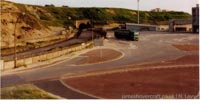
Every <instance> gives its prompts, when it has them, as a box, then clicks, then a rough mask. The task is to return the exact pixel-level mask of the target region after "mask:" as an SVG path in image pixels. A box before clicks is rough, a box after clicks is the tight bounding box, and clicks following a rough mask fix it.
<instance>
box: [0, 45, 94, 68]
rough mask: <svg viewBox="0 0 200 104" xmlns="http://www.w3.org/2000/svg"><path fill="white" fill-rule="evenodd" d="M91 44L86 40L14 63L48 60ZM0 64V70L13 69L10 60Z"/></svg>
mask: <svg viewBox="0 0 200 104" xmlns="http://www.w3.org/2000/svg"><path fill="white" fill-rule="evenodd" d="M91 45H93V42H88V43H86V44H85V45H76V46H72V47H70V48H67V49H63V50H61V51H56V52H52V53H47V54H43V55H39V56H33V57H29V58H24V59H20V60H17V61H16V65H17V67H21V66H26V65H30V64H33V63H37V62H41V61H49V60H51V59H54V58H57V57H60V56H63V55H66V54H69V53H71V52H75V51H80V50H82V49H85V48H87V47H89V46H91ZM0 65H1V66H0V67H1V69H0V70H7V69H13V68H14V61H13V60H12V61H7V62H4V61H3V60H0Z"/></svg>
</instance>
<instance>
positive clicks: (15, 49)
mask: <svg viewBox="0 0 200 104" xmlns="http://www.w3.org/2000/svg"><path fill="white" fill-rule="evenodd" d="M24 15H25V13H24V12H23V13H22V14H20V15H19V16H18V17H17V20H16V22H15V26H14V34H13V36H14V68H16V67H17V45H16V44H17V37H16V27H17V23H18V22H19V20H20V18H21V17H23V16H24Z"/></svg>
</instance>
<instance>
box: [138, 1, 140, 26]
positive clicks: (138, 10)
mask: <svg viewBox="0 0 200 104" xmlns="http://www.w3.org/2000/svg"><path fill="white" fill-rule="evenodd" d="M139 2H140V0H137V9H138V24H140V11H139V9H140V7H139V6H140V4H139Z"/></svg>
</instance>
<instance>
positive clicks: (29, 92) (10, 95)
mask: <svg viewBox="0 0 200 104" xmlns="http://www.w3.org/2000/svg"><path fill="white" fill-rule="evenodd" d="M58 98H59V97H57V96H54V95H51V94H49V93H47V92H45V91H43V90H41V89H39V88H37V87H36V86H34V85H31V84H25V85H18V86H12V87H5V88H1V99H58Z"/></svg>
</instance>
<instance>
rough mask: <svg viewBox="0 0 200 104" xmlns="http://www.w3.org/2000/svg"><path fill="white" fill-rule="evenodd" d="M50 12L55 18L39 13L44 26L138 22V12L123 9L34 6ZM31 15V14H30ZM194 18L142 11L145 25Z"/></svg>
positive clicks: (188, 15)
mask: <svg viewBox="0 0 200 104" xmlns="http://www.w3.org/2000/svg"><path fill="white" fill-rule="evenodd" d="M16 5H18V7H19V8H21V10H23V9H24V7H23V5H22V4H16ZM33 7H34V8H36V7H39V8H42V9H44V10H45V11H47V12H49V13H50V14H51V15H52V16H53V17H49V16H47V15H46V14H45V13H38V15H39V17H40V22H42V23H43V24H44V25H52V26H67V25H68V26H69V25H70V26H72V25H74V22H75V20H79V19H92V20H93V22H94V23H95V24H106V23H107V22H115V23H125V22H135V23H136V22H137V11H135V10H129V9H122V8H71V7H66V6H65V7H55V6H54V5H48V6H34V5H33ZM30 14H31V13H30ZM190 18H192V16H191V15H190V14H188V13H184V12H175V11H170V12H160V13H158V12H150V11H140V22H141V23H145V24H168V21H169V20H170V19H190Z"/></svg>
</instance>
